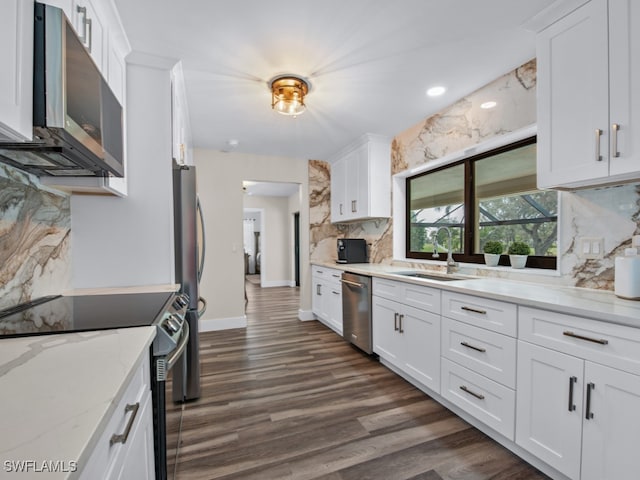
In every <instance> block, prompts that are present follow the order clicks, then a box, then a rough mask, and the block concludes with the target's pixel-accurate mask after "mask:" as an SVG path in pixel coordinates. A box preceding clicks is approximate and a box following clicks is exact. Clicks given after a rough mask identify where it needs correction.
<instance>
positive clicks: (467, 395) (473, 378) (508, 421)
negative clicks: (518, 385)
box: [441, 358, 516, 440]
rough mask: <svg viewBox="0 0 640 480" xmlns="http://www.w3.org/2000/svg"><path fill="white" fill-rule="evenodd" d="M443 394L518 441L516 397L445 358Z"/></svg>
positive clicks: (443, 364) (508, 389) (502, 387)
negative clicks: (516, 434)
mask: <svg viewBox="0 0 640 480" xmlns="http://www.w3.org/2000/svg"><path fill="white" fill-rule="evenodd" d="M441 378H442V389H441V395H442V396H443V397H444V398H446V399H447V400H449V401H450V402H451V403H454V404H455V405H457V406H458V407H460V408H461V409H463V410H464V411H465V412H467V413H469V414H470V415H473V416H474V417H476V418H477V419H478V420H480V421H481V422H483V423H485V424H486V425H488V426H489V427H491V428H493V429H494V430H495V431H497V432H499V433H501V434H502V435H504V436H505V437H507V438H508V439H509V440H513V439H514V431H515V408H516V394H515V391H514V390H511V389H510V388H507V387H505V386H503V385H500V384H499V383H496V382H494V381H492V380H489V379H488V378H486V377H484V376H482V375H479V374H477V373H475V372H472V371H471V370H469V369H467V368H464V367H461V366H460V365H458V364H456V363H454V362H452V361H450V360H447V359H446V358H443V359H442V376H441Z"/></svg>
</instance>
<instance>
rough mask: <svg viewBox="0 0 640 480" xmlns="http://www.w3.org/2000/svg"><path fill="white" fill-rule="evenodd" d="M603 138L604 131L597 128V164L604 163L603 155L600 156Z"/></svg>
mask: <svg viewBox="0 0 640 480" xmlns="http://www.w3.org/2000/svg"><path fill="white" fill-rule="evenodd" d="M601 136H602V130H600V129H599V128H596V162H601V161H602V155H600V137H601Z"/></svg>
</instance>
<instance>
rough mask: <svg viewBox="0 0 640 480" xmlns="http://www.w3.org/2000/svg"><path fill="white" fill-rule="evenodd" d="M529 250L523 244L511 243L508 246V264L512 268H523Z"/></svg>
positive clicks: (527, 246)
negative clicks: (509, 263)
mask: <svg viewBox="0 0 640 480" xmlns="http://www.w3.org/2000/svg"><path fill="white" fill-rule="evenodd" d="M530 251H531V248H530V247H529V245H527V244H526V243H524V242H513V243H512V244H511V245H509V250H508V252H507V253H508V254H509V262H511V267H513V268H524V266H525V264H526V263H527V257H528V256H529V252H530Z"/></svg>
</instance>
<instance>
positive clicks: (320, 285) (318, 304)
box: [311, 276, 326, 317]
mask: <svg viewBox="0 0 640 480" xmlns="http://www.w3.org/2000/svg"><path fill="white" fill-rule="evenodd" d="M323 289H324V290H326V287H325V282H324V280H323V279H322V278H320V277H316V276H314V277H313V297H311V311H312V312H313V313H314V314H315V315H316V316H318V317H323V316H324V315H325V311H324V302H323V297H322V296H323V293H324V292H323Z"/></svg>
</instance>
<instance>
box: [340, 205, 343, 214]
mask: <svg viewBox="0 0 640 480" xmlns="http://www.w3.org/2000/svg"><path fill="white" fill-rule="evenodd" d="M340 215H343V213H342V204H340Z"/></svg>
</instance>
